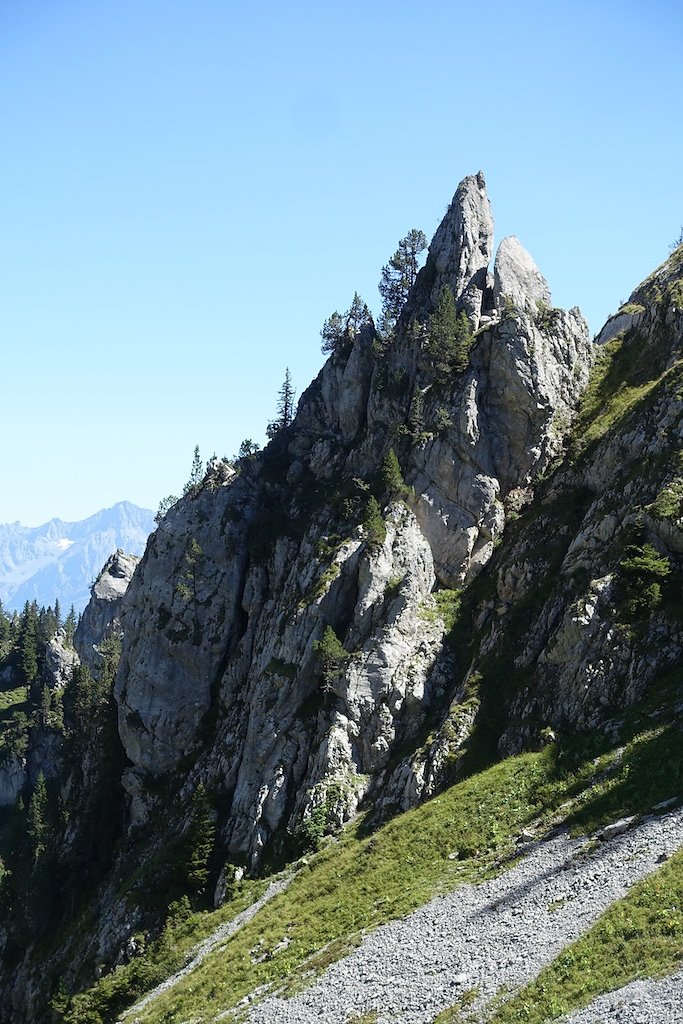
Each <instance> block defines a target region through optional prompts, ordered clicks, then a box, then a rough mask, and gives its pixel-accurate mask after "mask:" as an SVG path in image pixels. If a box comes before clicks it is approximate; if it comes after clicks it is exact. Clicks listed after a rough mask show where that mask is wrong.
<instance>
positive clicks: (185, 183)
mask: <svg viewBox="0 0 683 1024" xmlns="http://www.w3.org/2000/svg"><path fill="white" fill-rule="evenodd" d="M682 30H683V14H681V5H680V3H679V2H678V0H650V2H649V3H642V2H630V0H619V2H616V0H615V2H610V0H589V2H586V0H574V2H572V3H568V2H566V3H560V2H557V3H555V2H552V0H544V2H526V0H519V2H514V0H513V2H510V0H490V2H489V3H487V4H485V5H484V4H481V3H475V2H474V0H470V2H469V3H461V2H446V0H432V2H429V0H426V2H425V3H423V4H417V3H415V2H414V0H410V2H405V0H363V2H359V0H344V2H337V0H330V2H325V3H324V2H320V0H317V2H296V0H290V2H287V3H285V2H260V3H254V4H245V3H236V2H232V0H193V2H192V3H188V2H187V0H182V2H179V0H116V2H115V3H114V2H113V0H100V2H96V3H93V2H92V0H0V346H1V347H0V352H1V355H2V363H1V365H2V376H1V377H0V380H1V382H2V421H3V423H2V425H3V430H2V441H1V442H0V522H13V521H15V520H21V521H22V522H23V523H24V524H25V525H29V526H34V525H38V524H39V523H42V522H44V521H46V520H48V519H50V518H52V517H53V516H58V517H60V518H62V519H66V520H74V519H81V518H85V517H86V516H88V515H91V514H92V513H94V512H96V511H98V510H99V509H100V508H103V507H107V506H109V505H112V504H114V503H115V502H116V501H119V500H123V499H126V500H129V501H133V502H135V503H136V504H139V505H143V506H146V507H148V508H154V509H155V508H156V507H157V505H158V503H159V500H160V499H161V498H162V497H163V496H164V495H166V494H168V493H179V492H180V490H181V489H182V486H183V483H184V482H185V481H186V480H187V478H188V476H189V471H190V466H191V461H192V453H193V449H194V446H195V444H198V445H199V447H200V451H201V454H202V456H203V457H204V458H206V457H208V456H210V455H211V454H213V453H214V452H216V453H217V454H218V455H232V454H233V453H234V452H235V451H236V450H237V449H238V447H239V444H240V441H241V440H242V439H243V438H245V437H251V438H253V439H254V440H255V441H258V442H263V440H264V429H265V425H266V423H267V421H268V419H269V418H272V416H273V415H274V412H275V402H276V397H277V392H278V389H279V387H280V385H281V383H282V379H283V377H284V372H285V367H286V366H289V367H290V369H291V372H292V376H293V379H294V384H295V386H296V389H297V392H298V393H299V394H300V393H301V392H302V391H303V390H304V389H305V388H306V386H307V385H308V384H309V383H310V381H311V380H312V379H313V377H314V376H315V375H316V373H317V372H318V369H319V368H320V366H321V365H322V362H323V357H322V355H321V353H320V337H319V331H320V327H321V325H322V323H323V321H324V319H325V318H326V317H327V316H328V315H329V314H330V313H331V312H332V311H333V310H334V309H336V308H338V309H340V310H343V309H345V308H347V306H348V305H349V304H350V301H351V299H352V297H353V293H354V291H355V290H357V291H358V292H359V293H360V294H361V295H362V297H363V298H364V299H365V300H366V301H367V302H368V304H369V305H370V307H371V308H372V309H373V310H374V311H378V308H379V296H378V293H377V281H378V280H379V276H380V270H381V267H382V265H383V264H384V263H386V261H387V260H388V258H389V257H390V256H391V254H392V253H393V251H394V250H395V248H396V244H397V242H398V240H399V239H400V238H401V237H402V236H403V235H405V234H406V233H407V232H408V230H410V228H412V227H418V228H422V229H423V230H424V231H425V233H426V234H427V236H428V237H431V235H432V234H433V232H434V230H435V228H436V227H437V225H438V223H439V220H440V219H441V217H442V216H443V213H444V212H445V210H446V207H447V205H448V203H449V201H450V199H451V197H452V195H453V192H454V191H455V188H456V186H457V184H458V182H459V181H460V179H461V178H463V177H464V176H465V175H466V174H472V173H475V172H476V171H478V170H479V169H480V168H481V169H482V170H483V171H484V174H485V176H486V180H487V184H488V190H489V196H490V198H491V202H492V206H493V214H494V219H495V223H496V238H497V241H499V240H500V238H502V237H503V235H506V234H516V235H517V236H518V237H519V238H520V240H521V241H522V243H523V245H525V246H526V248H527V249H528V250H529V251H530V252H531V254H532V255H533V256H534V258H535V260H536V262H537V263H538V265H539V267H540V269H541V270H542V272H543V273H544V274H545V276H546V278H547V279H548V281H549V284H550V287H551V289H552V292H553V300H554V302H555V304H556V305H561V306H573V305H579V306H580V307H581V309H582V311H583V312H584V315H585V316H586V317H587V319H588V321H589V324H590V328H591V330H592V331H593V332H596V331H597V330H598V329H599V328H600V326H601V325H602V323H603V322H604V320H605V319H606V317H607V316H608V315H609V313H610V312H612V311H613V310H614V309H615V308H616V307H617V306H618V305H619V303H620V302H621V301H623V300H625V299H626V298H627V296H628V294H629V292H630V291H631V289H632V288H633V287H634V286H635V285H636V284H637V283H638V282H639V281H640V280H641V279H642V278H643V277H645V276H647V274H648V273H649V272H650V271H651V270H652V269H654V267H655V266H656V265H657V264H658V263H660V262H661V261H662V260H663V259H664V258H665V257H666V256H667V254H668V248H669V245H670V243H671V242H672V241H673V240H674V239H675V238H676V237H677V236H678V234H679V232H680V229H681V224H682V223H683V130H682V129H683V125H682V120H683V117H682V113H681V111H682V110H683V104H682V103H681V51H682V44H683V31H682Z"/></svg>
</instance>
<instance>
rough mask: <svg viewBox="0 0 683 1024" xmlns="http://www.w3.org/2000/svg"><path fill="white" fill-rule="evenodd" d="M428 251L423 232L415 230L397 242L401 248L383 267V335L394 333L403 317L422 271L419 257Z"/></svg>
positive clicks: (380, 290)
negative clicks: (402, 312)
mask: <svg viewBox="0 0 683 1024" xmlns="http://www.w3.org/2000/svg"><path fill="white" fill-rule="evenodd" d="M426 248H427V239H426V237H425V235H424V232H423V231H419V230H418V229H417V228H413V229H412V230H411V231H409V232H408V234H407V235H406V236H405V238H402V239H401V241H400V242H399V243H398V249H397V250H396V252H395V253H394V255H393V256H392V257H391V259H390V260H389V262H388V263H387V264H386V266H384V267H382V277H381V280H380V282H379V286H378V287H379V293H380V295H381V297H382V316H381V319H380V330H381V331H382V334H384V335H387V334H391V333H392V331H393V330H394V328H395V326H396V321H397V320H398V318H399V316H400V315H401V310H402V309H403V306H404V303H405V301H406V299H407V298H408V294H409V292H410V289H411V288H412V287H413V285H414V284H415V279H416V278H417V274H418V271H419V269H420V254H421V253H422V252H424V250H425V249H426Z"/></svg>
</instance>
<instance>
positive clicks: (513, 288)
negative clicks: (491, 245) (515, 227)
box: [493, 235, 552, 314]
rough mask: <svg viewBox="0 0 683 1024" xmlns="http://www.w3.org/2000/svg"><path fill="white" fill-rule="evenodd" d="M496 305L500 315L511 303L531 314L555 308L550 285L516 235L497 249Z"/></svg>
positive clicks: (494, 283) (511, 236) (504, 241)
mask: <svg viewBox="0 0 683 1024" xmlns="http://www.w3.org/2000/svg"><path fill="white" fill-rule="evenodd" d="M493 303H494V306H495V308H496V309H497V310H498V311H501V310H503V309H504V307H505V305H506V303H507V304H508V305H509V304H510V303H511V304H512V305H513V306H515V308H516V309H521V310H524V309H526V310H527V311H528V312H530V313H532V314H534V313H536V312H537V310H538V309H540V308H549V307H550V306H551V305H552V299H551V296H550V288H549V287H548V282H547V281H546V279H545V278H544V276H543V274H542V273H541V272H540V270H539V269H538V267H537V266H536V264H535V263H534V261H533V259H532V258H531V256H530V255H529V253H528V252H527V251H526V249H525V248H524V246H523V245H522V243H521V242H520V241H519V239H518V238H515V236H514V235H509V236H508V237H507V238H504V239H503V240H502V242H501V243H500V245H499V246H498V252H497V253H496V261H495V265H494V268H493Z"/></svg>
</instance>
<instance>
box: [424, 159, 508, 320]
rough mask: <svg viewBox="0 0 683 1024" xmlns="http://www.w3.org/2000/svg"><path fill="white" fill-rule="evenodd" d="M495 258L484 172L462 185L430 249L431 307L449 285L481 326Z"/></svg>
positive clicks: (463, 181)
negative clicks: (486, 291)
mask: <svg viewBox="0 0 683 1024" xmlns="http://www.w3.org/2000/svg"><path fill="white" fill-rule="evenodd" d="M492 254H493V217H492V215H491V205H490V203H489V198H488V195H487V193H486V182H485V180H484V175H483V173H482V172H481V171H479V173H478V174H472V175H469V176H468V177H466V178H463V180H462V181H461V182H460V184H459V185H458V188H457V190H456V193H455V195H454V196H453V200H452V202H451V204H450V206H449V208H448V212H447V213H446V216H445V217H444V219H443V220H442V222H441V224H440V225H439V227H438V229H437V231H436V234H435V235H434V240H433V241H432V244H431V246H430V249H429V255H430V259H431V260H432V261H433V264H434V269H435V277H434V282H433V285H432V288H431V296H430V298H431V303H432V306H435V305H436V303H437V302H438V299H439V295H440V294H441V289H442V288H443V287H444V285H448V286H449V287H450V288H451V290H452V291H453V295H454V296H455V298H456V301H457V304H458V306H459V307H460V308H461V309H464V310H465V311H466V312H467V315H468V316H469V318H470V320H471V322H472V324H473V326H474V327H475V328H476V327H478V326H479V317H480V315H481V309H482V301H483V296H484V292H485V290H486V272H487V268H488V265H489V262H490V260H491V256H492Z"/></svg>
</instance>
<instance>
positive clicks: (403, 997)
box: [248, 808, 683, 1024]
mask: <svg viewBox="0 0 683 1024" xmlns="http://www.w3.org/2000/svg"><path fill="white" fill-rule="evenodd" d="M682 844H683V809H680V808H679V809H678V810H676V811H674V812H672V813H669V814H665V815H661V816H650V817H647V818H645V819H643V820H641V821H640V822H638V823H633V824H632V825H631V827H630V828H628V829H627V830H626V831H625V832H621V833H620V834H618V835H615V836H613V837H612V838H609V839H606V840H605V841H603V842H600V843H598V844H597V845H596V844H593V843H589V842H588V841H587V840H586V838H585V837H584V838H578V839H572V838H570V837H569V836H568V835H566V834H562V835H559V836H557V837H555V838H551V839H549V840H547V841H544V842H540V843H537V844H533V845H531V846H530V848H529V849H528V853H527V854H526V856H525V857H524V858H523V860H521V862H519V863H517V864H516V865H515V866H514V867H512V868H511V869H510V870H507V871H505V872H503V873H502V874H500V875H498V876H497V877H496V878H493V879H490V880H487V881H486V882H483V883H482V884H479V885H474V884H468V885H465V886H462V887H461V888H459V889H457V890H456V891H454V892H452V893H450V894H448V895H446V896H441V897H437V898H435V899H433V900H432V901H431V902H430V903H428V904H426V905H425V906H424V907H421V908H420V909H419V910H417V911H415V912H414V913H412V914H410V915H408V916H407V917H405V918H403V919H401V920H399V921H394V922H392V923H390V924H388V925H385V926H382V927H381V928H379V929H377V930H376V931H375V932H373V933H372V934H370V935H368V936H366V938H365V939H364V940H363V942H362V944H361V945H360V946H359V948H358V949H357V950H356V951H355V952H354V953H352V954H351V955H350V956H348V957H346V958H345V959H343V960H340V961H338V962H337V963H335V964H333V965H332V966H331V967H330V968H329V969H328V970H327V971H326V972H325V974H323V975H322V976H321V977H320V978H319V979H318V980H317V981H316V982H315V984H314V985H313V986H311V987H310V988H308V989H306V990H305V991H303V992H301V993H299V994H298V995H296V996H294V997H293V998H291V999H288V1000H286V999H281V998H278V997H277V996H270V997H268V998H266V999H265V1000H264V1001H262V1002H260V1003H258V1004H257V1005H254V1006H253V1007H252V1008H251V1011H250V1013H249V1016H248V1020H249V1021H250V1024H319V1022H320V1021H321V1020H324V1021H326V1022H327V1024H334V1022H338V1024H346V1022H348V1021H350V1020H353V1019H354V1017H357V1016H360V1015H362V1014H364V1013H368V1012H369V1011H375V1013H376V1014H377V1022H378V1024H389V1022H390V1021H391V1022H394V1024H396V1022H398V1021H400V1022H403V1024H429V1022H431V1021H433V1020H434V1018H435V1016H436V1015H437V1014H438V1013H439V1012H440V1011H441V1010H443V1009H444V1008H446V1007H448V1006H452V1005H453V1004H455V1003H457V1001H458V1000H459V998H461V997H462V996H463V994H464V993H466V992H468V993H472V992H474V993H476V998H475V999H474V1001H473V1002H472V1004H471V1006H469V1007H468V1011H469V1012H470V1013H472V1014H474V1015H475V1016H476V1014H477V1013H481V1012H483V1011H484V1009H485V1007H486V1006H487V1004H489V1002H490V1000H491V999H492V998H493V997H494V996H495V995H496V994H497V993H500V992H501V991H504V990H510V991H512V990H515V989H518V988H519V987H520V986H522V985H524V984H525V983H527V982H529V981H530V980H531V979H533V978H534V977H535V976H536V974H538V972H539V971H540V969H541V968H542V967H543V966H544V965H546V964H548V963H549V962H550V961H551V960H553V959H554V958H555V957H556V956H557V955H558V954H559V953H560V951H561V950H562V949H563V948H564V947H566V946H567V945H568V944H570V943H571V942H573V941H574V940H575V939H576V938H578V937H579V936H580V935H581V934H582V933H583V932H585V931H586V930H587V929H588V928H590V927H591V925H592V924H593V923H594V922H595V921H596V920H597V918H598V917H599V916H600V915H601V914H602V913H603V911H605V910H606V909H607V907H608V906H609V905H610V904H611V903H613V902H614V901H615V900H618V899H620V898H621V897H623V896H624V895H625V894H626V893H627V891H628V889H629V887H630V886H632V885H633V884H634V883H635V882H637V881H638V880H639V879H641V878H643V877H644V876H646V875H648V874H650V873H651V872H652V871H654V870H656V868H657V867H658V865H659V864H661V863H662V862H663V860H665V859H666V858H667V857H669V856H671V854H673V853H674V852H675V851H676V850H677V849H678V848H679V847H680V846H681V845H682ZM681 990H683V984H682V982H681V975H675V976H672V977H671V978H670V979H667V980H666V981H663V982H658V983H654V982H648V983H647V984H646V985H645V986H640V987H639V986H629V987H628V988H627V989H624V990H623V992H622V993H619V994H617V993H613V994H612V995H610V996H607V997H605V998H604V999H602V1000H598V1001H596V1002H595V1004H594V1007H593V1008H587V1009H585V1010H584V1011H582V1013H581V1014H580V1015H578V1016H576V1017H574V1018H573V1019H572V1020H573V1022H574V1024H598V1022H600V1021H610V1022H611V1021H623V1022H628V1024H636V1022H648V1024H650V1022H652V1024H655V1022H657V1024H663V1022H667V1024H668V1022H670V1021H671V1022H674V1021H683V1010H681V1009H680V1008H679V1002H680V1001H679V1000H678V999H677V998H676V993H677V992H680V991H681Z"/></svg>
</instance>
